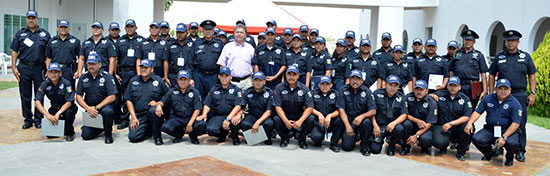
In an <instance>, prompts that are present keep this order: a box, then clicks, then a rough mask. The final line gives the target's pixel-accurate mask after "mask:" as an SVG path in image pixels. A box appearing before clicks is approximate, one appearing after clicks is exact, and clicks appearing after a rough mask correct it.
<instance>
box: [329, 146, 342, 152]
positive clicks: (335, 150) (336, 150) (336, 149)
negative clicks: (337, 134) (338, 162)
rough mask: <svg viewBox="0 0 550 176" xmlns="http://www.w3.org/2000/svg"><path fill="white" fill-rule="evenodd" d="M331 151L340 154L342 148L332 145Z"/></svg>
mask: <svg viewBox="0 0 550 176" xmlns="http://www.w3.org/2000/svg"><path fill="white" fill-rule="evenodd" d="M330 150H332V151H333V152H335V153H338V152H340V148H339V147H338V145H333V144H330Z"/></svg>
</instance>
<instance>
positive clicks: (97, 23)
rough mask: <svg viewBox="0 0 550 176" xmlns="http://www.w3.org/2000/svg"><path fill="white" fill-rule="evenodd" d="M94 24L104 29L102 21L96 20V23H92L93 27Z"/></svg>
mask: <svg viewBox="0 0 550 176" xmlns="http://www.w3.org/2000/svg"><path fill="white" fill-rule="evenodd" d="M94 26H97V27H99V28H101V29H103V23H101V21H95V22H94V23H92V28H93V27H94Z"/></svg>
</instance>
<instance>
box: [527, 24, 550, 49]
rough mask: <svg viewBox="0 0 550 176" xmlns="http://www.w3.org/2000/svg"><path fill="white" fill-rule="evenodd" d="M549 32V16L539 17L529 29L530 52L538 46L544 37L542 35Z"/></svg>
mask: <svg viewBox="0 0 550 176" xmlns="http://www.w3.org/2000/svg"><path fill="white" fill-rule="evenodd" d="M547 32H550V17H543V18H541V19H539V20H538V21H537V22H536V23H535V25H534V26H533V29H531V35H530V39H529V41H530V42H529V43H530V44H529V48H530V51H531V52H534V51H535V50H537V48H539V44H540V42H542V40H543V39H544V35H545V34H546V33H547Z"/></svg>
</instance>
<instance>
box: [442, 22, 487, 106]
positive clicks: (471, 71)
mask: <svg viewBox="0 0 550 176" xmlns="http://www.w3.org/2000/svg"><path fill="white" fill-rule="evenodd" d="M460 35H461V36H462V38H463V39H464V47H463V48H461V49H459V50H458V51H456V54H455V55H454V56H455V57H454V59H453V60H452V61H451V64H450V66H449V71H450V73H449V75H451V76H458V77H459V78H460V81H461V83H460V84H461V87H462V89H461V92H462V93H464V94H466V96H468V98H470V100H471V101H472V104H473V108H474V109H475V107H476V106H477V101H478V100H480V99H483V97H484V96H485V95H487V75H486V72H489V69H488V68H487V63H486V62H485V56H483V54H482V53H481V51H478V50H476V49H474V44H475V43H476V39H478V38H479V36H478V35H477V33H476V32H474V31H472V30H466V31H464V32H462V34H460ZM480 76H481V81H480ZM480 82H481V83H480ZM474 90H479V92H475V93H476V95H472V92H473V91H474Z"/></svg>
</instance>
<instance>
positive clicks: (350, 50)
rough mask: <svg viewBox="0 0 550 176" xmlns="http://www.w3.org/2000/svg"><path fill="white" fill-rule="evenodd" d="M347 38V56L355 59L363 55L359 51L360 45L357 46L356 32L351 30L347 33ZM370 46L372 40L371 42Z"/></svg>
mask: <svg viewBox="0 0 550 176" xmlns="http://www.w3.org/2000/svg"><path fill="white" fill-rule="evenodd" d="M345 39H346V43H347V45H346V56H347V57H348V58H349V59H355V58H356V57H360V56H361V51H359V47H357V46H355V32H353V31H351V30H349V31H347V32H346V35H345ZM369 46H370V42H369Z"/></svg>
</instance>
